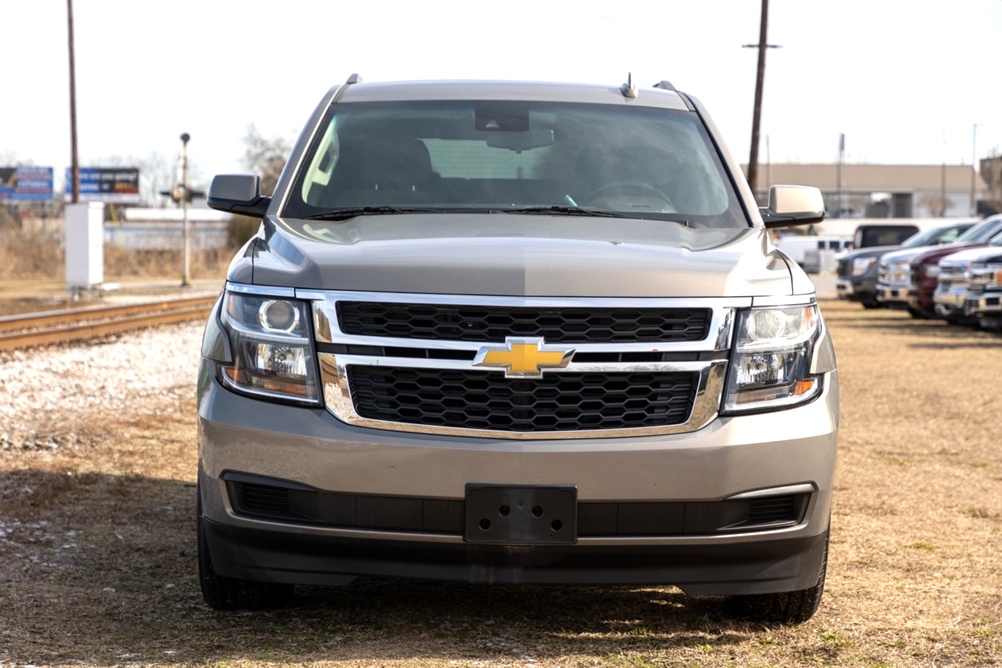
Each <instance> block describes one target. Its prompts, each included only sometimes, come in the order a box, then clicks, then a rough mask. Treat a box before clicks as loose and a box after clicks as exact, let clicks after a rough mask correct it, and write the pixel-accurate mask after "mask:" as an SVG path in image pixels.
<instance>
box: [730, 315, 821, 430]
mask: <svg viewBox="0 0 1002 668" xmlns="http://www.w3.org/2000/svg"><path fill="white" fill-rule="evenodd" d="M821 333H822V326H821V315H820V312H819V311H818V307H817V305H809V306H791V307H770V308H753V309H749V310H747V311H743V312H742V313H741V314H740V315H739V317H738V321H737V329H736V336H735V345H734V357H733V359H732V361H731V366H730V372H729V374H728V379H727V390H726V393H725V397H724V407H723V411H724V412H725V413H739V412H746V411H759V410H768V409H772V408H784V407H788V406H792V405H795V404H799V403H804V402H807V401H810V400H811V399H813V398H814V397H816V396H818V394H820V392H821V376H819V375H811V360H812V358H813V354H814V347H815V344H816V343H817V341H818V339H819V338H820V336H821Z"/></svg>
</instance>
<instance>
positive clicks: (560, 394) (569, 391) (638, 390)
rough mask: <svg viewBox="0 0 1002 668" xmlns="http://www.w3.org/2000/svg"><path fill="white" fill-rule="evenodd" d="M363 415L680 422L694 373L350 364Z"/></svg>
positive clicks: (548, 423)
mask: <svg viewBox="0 0 1002 668" xmlns="http://www.w3.org/2000/svg"><path fill="white" fill-rule="evenodd" d="M348 382H349V386H350V388H351V396H352V400H353V401H354V404H355V410H356V412H357V413H358V414H359V415H361V416H362V417H365V418H369V419H374V420H384V421H389V422H402V423H406V424H415V425H424V426H434V427H454V428H460V429H484V430H499V431H514V432H550V431H581V430H589V429H633V428H641V427H660V426H667V425H675V424H682V423H684V422H685V421H686V420H687V419H688V417H689V414H690V412H691V410H692V405H693V402H694V400H695V395H696V386H697V383H698V378H697V375H696V374H694V373H643V372H632V373H554V374H548V375H545V376H543V377H542V378H539V379H514V378H505V377H504V376H503V375H502V374H500V373H496V372H493V373H490V372H467V371H448V370H440V369H414V368H402V367H400V368H394V367H383V366H350V367H348Z"/></svg>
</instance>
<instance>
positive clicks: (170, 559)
mask: <svg viewBox="0 0 1002 668" xmlns="http://www.w3.org/2000/svg"><path fill="white" fill-rule="evenodd" d="M823 308H824V310H825V313H826V317H827V320H828V324H829V326H830V328H831V331H832V334H833V337H834V338H835V344H836V349H837V353H838V361H839V369H840V377H841V382H842V423H841V424H842V431H841V448H840V455H839V462H838V469H837V473H836V491H835V501H834V504H835V507H834V515H833V520H832V521H833V534H832V545H831V561H830V564H829V581H828V588H827V591H826V594H825V598H824V601H823V602H822V605H821V609H820V611H819V612H818V614H817V615H816V616H815V617H814V619H812V620H811V621H810V622H808V623H806V624H803V625H801V626H795V627H782V626H778V627H771V628H768V627H764V626H761V625H755V624H745V623H741V622H735V621H732V620H729V619H727V618H726V617H722V616H721V615H720V614H719V612H718V610H717V608H716V607H715V606H714V605H713V603H712V602H711V601H701V600H697V601H693V600H690V599H687V598H686V597H685V596H683V595H682V594H681V592H679V591H678V590H676V589H673V588H671V587H581V588H556V589H552V588H545V587H525V588H514V587H476V586H466V585H455V584H433V583H421V582H401V581H380V580H365V581H358V582H356V583H355V584H353V585H352V586H350V587H347V588H344V589H305V590H303V591H302V592H301V595H300V597H299V599H298V605H297V606H295V607H293V608H290V609H287V610H282V611H275V612H265V613H235V614H222V613H217V612H214V611H212V610H210V609H208V608H207V607H206V606H205V605H204V604H203V603H202V601H201V598H200V595H199V592H198V585H197V580H196V577H195V563H194V557H195V531H194V487H193V486H194V479H195V475H194V474H195V464H196V457H197V453H196V448H195V429H196V427H195V406H194V403H193V401H192V400H187V401H186V402H184V403H183V405H181V406H177V407H176V408H177V409H178V410H174V411H173V412H169V411H166V410H161V409H162V408H163V407H162V406H161V407H159V409H158V408H157V407H149V408H148V409H147V410H146V411H145V412H144V410H137V412H136V413H135V414H133V415H123V416H119V417H118V418H117V419H115V420H113V421H112V422H110V423H109V422H107V421H96V420H95V421H91V420H88V416H86V415H81V416H78V419H77V420H76V421H75V423H67V424H66V425H62V426H57V427H54V428H53V430H51V431H49V432H46V433H47V435H51V436H52V437H56V438H63V439H64V441H61V442H60V443H61V445H60V447H57V448H42V447H39V448H36V449H30V450H18V451H13V450H11V451H0V600H2V601H3V605H2V606H0V665H4V666H5V665H7V664H14V665H20V664H35V665H78V664H80V663H84V664H87V665H94V666H105V665H108V666H110V665H164V666H218V667H222V666H226V667H234V668H236V667H243V666H258V665H268V666H277V665H293V666H300V665H304V666H305V665H309V666H343V667H357V666H393V667H403V666H407V667H419V668H445V667H454V666H482V667H486V668H494V667H497V668H500V667H502V666H535V667H544V666H567V667H579V666H580V667H584V666H623V667H626V666H657V667H668V666H672V667H674V666H703V667H707V668H713V667H726V666H740V667H765V666H804V665H820V666H839V667H841V666H853V667H867V668H875V667H878V666H887V667H892V666H893V667H895V668H907V667H919V666H922V667H925V666H932V665H940V666H971V667H973V666H979V667H980V666H992V665H998V664H999V663H1000V662H1002V601H1000V597H999V592H1000V591H1002V552H1000V550H999V549H998V546H999V545H1000V544H1002V514H1000V512H999V505H998V503H999V502H998V499H999V498H1000V493H1002V488H1000V481H1002V450H1000V449H999V448H998V444H997V438H996V436H995V434H996V433H997V415H998V411H997V408H998V393H997V391H996V389H997V387H998V375H997V374H998V369H999V368H1000V354H1002V337H1000V336H998V335H993V334H988V333H984V332H977V331H973V330H968V329H959V328H952V327H948V326H946V325H945V324H942V323H939V322H934V321H918V320H912V319H910V318H909V317H908V316H907V315H905V314H901V313H896V312H888V311H865V310H863V309H861V308H860V307H858V306H856V305H851V304H843V303H840V302H829V303H825V304H823ZM192 326H196V325H192ZM69 432H72V438H70V436H69Z"/></svg>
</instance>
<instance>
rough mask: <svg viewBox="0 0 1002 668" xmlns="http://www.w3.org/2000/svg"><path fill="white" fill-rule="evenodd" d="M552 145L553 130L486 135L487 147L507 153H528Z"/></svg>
mask: <svg viewBox="0 0 1002 668" xmlns="http://www.w3.org/2000/svg"><path fill="white" fill-rule="evenodd" d="M552 143H553V130H545V129H543V128H537V129H534V130H526V131H524V132H491V133H490V134H488V135H487V145H488V146H490V147H492V148H506V149H508V150H509V151H529V150H531V149H534V148H542V147H543V146H549V145H550V144H552Z"/></svg>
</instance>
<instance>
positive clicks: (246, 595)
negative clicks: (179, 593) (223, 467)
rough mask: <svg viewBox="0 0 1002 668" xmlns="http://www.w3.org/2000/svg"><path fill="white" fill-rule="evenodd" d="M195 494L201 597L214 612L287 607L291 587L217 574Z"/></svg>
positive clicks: (199, 493)
mask: <svg viewBox="0 0 1002 668" xmlns="http://www.w3.org/2000/svg"><path fill="white" fill-rule="evenodd" d="M196 493H197V494H198V501H197V503H196V507H197V511H196V512H197V514H198V517H197V523H198V584H199V586H200V587H201V590H202V598H203V599H205V602H206V603H207V604H208V605H209V607H211V608H213V609H215V610H273V609H276V608H282V607H284V606H286V605H288V604H289V602H290V601H291V600H292V596H293V589H294V588H293V586H292V585H289V584H278V583H274V582H254V581H252V580H238V579H235V578H227V577H223V576H221V575H217V574H216V571H215V569H214V568H213V567H212V558H211V556H210V555H209V542H208V540H207V539H206V537H205V528H204V527H203V523H204V521H205V520H203V519H202V494H201V490H199V491H198V492H196Z"/></svg>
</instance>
